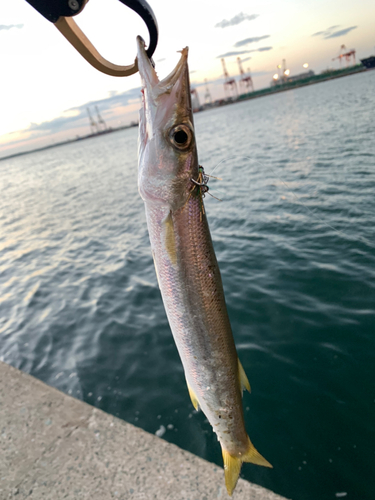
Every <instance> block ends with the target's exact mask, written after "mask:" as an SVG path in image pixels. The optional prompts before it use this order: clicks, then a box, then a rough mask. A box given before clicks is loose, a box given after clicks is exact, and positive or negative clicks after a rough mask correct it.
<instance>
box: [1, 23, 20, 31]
mask: <svg viewBox="0 0 375 500" xmlns="http://www.w3.org/2000/svg"><path fill="white" fill-rule="evenodd" d="M12 28H18V29H21V28H23V24H0V31H8V30H11V29H12Z"/></svg>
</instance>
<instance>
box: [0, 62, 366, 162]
mask: <svg viewBox="0 0 375 500" xmlns="http://www.w3.org/2000/svg"><path fill="white" fill-rule="evenodd" d="M365 71H371V70H369V69H367V68H365V67H364V66H362V65H357V66H353V67H350V68H345V69H340V70H333V71H330V72H326V73H321V74H319V75H314V76H311V77H308V78H306V79H301V80H297V81H295V82H290V83H288V82H287V83H282V84H277V85H275V86H274V87H265V88H264V89H260V90H256V91H254V92H250V93H248V94H242V95H240V96H238V97H237V98H235V99H223V100H221V101H215V103H213V104H211V105H204V106H201V108H200V109H199V111H197V112H199V113H202V112H203V111H207V110H210V109H214V108H218V107H222V106H228V105H230V104H236V103H239V102H243V101H249V100H251V99H257V98H258V97H265V96H269V95H273V94H279V93H280V92H286V91H288V90H293V89H297V88H301V87H307V86H309V85H314V84H316V83H321V82H326V81H328V80H335V79H337V78H342V77H344V76H350V75H355V74H358V73H363V72H365ZM136 126H138V123H136V124H130V125H126V126H121V127H116V128H111V129H109V130H105V131H102V132H99V133H96V134H88V135H85V136H82V137H79V138H75V139H68V140H66V141H61V142H59V143H56V144H49V145H47V146H43V147H40V148H35V149H30V150H27V151H22V152H20V153H13V154H11V155H7V156H3V157H0V161H2V160H9V159H11V158H16V157H17V156H23V155H27V154H30V153H37V152H38V151H44V150H46V149H51V148H55V147H58V146H64V145H65V144H72V143H74V142H80V141H84V140H86V139H91V138H93V137H101V136H103V135H107V134H111V133H113V132H118V131H119V130H125V129H129V128H133V127H136Z"/></svg>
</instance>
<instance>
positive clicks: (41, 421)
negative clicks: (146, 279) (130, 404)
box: [0, 362, 285, 500]
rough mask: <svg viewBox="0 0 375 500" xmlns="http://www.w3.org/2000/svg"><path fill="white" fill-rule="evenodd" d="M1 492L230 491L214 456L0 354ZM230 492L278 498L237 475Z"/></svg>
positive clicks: (98, 499)
mask: <svg viewBox="0 0 375 500" xmlns="http://www.w3.org/2000/svg"><path fill="white" fill-rule="evenodd" d="M0 446H1V449H0V498H1V499H2V500H6V499H14V500H21V499H27V500H41V499H43V500H63V499H64V500H110V499H119V500H211V499H219V500H220V499H229V497H228V495H227V493H226V489H225V485H224V471H223V469H221V468H220V467H218V466H216V465H215V464H211V463H209V462H206V461H205V460H203V459H201V458H198V457H196V456H195V455H192V454H191V453H188V452H186V451H183V450H181V449H180V448H178V447H177V446H175V445H173V444H170V443H167V442H166V441H164V440H162V439H160V438H158V437H156V436H154V435H152V434H149V433H147V432H145V431H143V430H142V429H139V428H137V427H134V426H133V425H131V424H128V423H126V422H124V421H122V420H120V419H118V418H116V417H113V416H112V415H109V414H107V413H104V412H103V411H101V410H98V409H96V408H94V407H92V406H89V405H88V404H86V403H83V402H82V401H79V400H77V399H74V398H72V397H70V396H67V395H66V394H63V393H62V392H59V391H58V390H56V389H54V388H52V387H49V386H47V385H46V384H44V383H43V382H40V381H39V380H37V379H35V378H34V377H31V376H30V375H27V374H25V373H23V372H21V371H19V370H17V369H15V368H13V367H11V366H9V365H7V364H5V363H2V362H0ZM234 498H235V500H285V499H284V498H283V497H281V496H279V495H276V494H275V493H272V492H271V491H269V490H267V489H265V488H262V487H260V486H257V485H254V484H251V483H249V482H248V481H244V480H243V479H240V480H239V482H238V485H237V488H236V491H235V493H234Z"/></svg>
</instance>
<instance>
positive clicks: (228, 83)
mask: <svg viewBox="0 0 375 500" xmlns="http://www.w3.org/2000/svg"><path fill="white" fill-rule="evenodd" d="M221 64H222V65H223V71H224V78H225V80H224V93H225V97H226V98H227V99H228V98H231V97H232V99H233V98H237V97H238V90H237V83H236V80H235V79H234V78H231V77H230V76H229V73H228V70H227V67H226V65H225V60H224V58H223V59H221Z"/></svg>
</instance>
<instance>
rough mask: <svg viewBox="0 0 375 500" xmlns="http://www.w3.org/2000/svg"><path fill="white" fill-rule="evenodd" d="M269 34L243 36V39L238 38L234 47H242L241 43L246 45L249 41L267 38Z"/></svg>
mask: <svg viewBox="0 0 375 500" xmlns="http://www.w3.org/2000/svg"><path fill="white" fill-rule="evenodd" d="M269 37H270V35H263V36H253V37H252V38H245V39H244V40H240V41H239V42H236V43H235V44H234V47H242V46H243V45H248V44H249V43H256V42H259V41H260V40H264V39H265V38H269Z"/></svg>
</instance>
